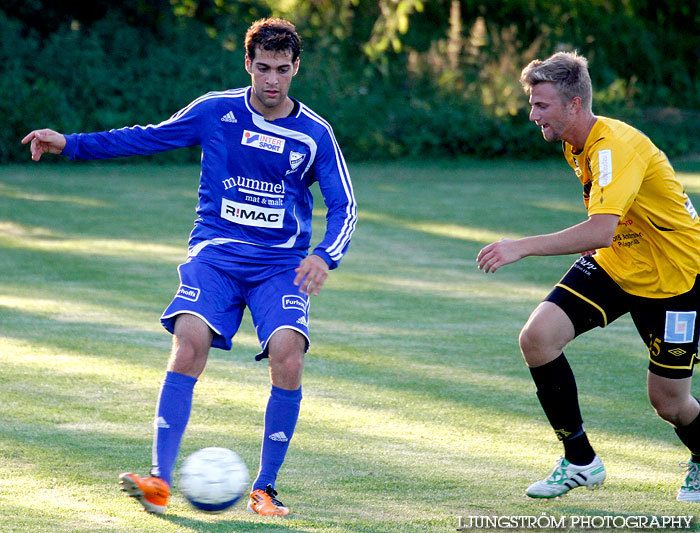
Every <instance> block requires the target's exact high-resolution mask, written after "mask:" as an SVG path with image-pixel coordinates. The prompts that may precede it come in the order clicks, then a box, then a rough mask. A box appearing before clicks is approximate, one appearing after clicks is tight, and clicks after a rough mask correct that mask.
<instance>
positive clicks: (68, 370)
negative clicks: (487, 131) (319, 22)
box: [0, 160, 700, 532]
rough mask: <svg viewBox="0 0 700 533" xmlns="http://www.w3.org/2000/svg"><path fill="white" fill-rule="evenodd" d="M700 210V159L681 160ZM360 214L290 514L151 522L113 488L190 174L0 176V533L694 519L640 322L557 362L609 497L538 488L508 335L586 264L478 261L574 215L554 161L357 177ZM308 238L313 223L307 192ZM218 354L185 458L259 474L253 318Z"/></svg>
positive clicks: (164, 344) (237, 513)
mask: <svg viewBox="0 0 700 533" xmlns="http://www.w3.org/2000/svg"><path fill="white" fill-rule="evenodd" d="M676 166H677V170H679V175H680V178H681V181H683V183H684V184H685V185H686V189H687V191H688V192H689V193H690V194H691V197H694V199H695V200H696V201H695V203H696V205H699V204H700V200H698V199H699V198H700V163H697V162H696V163H685V164H683V165H681V164H677V165H676ZM351 171H352V173H353V179H354V185H355V193H356V196H357V199H358V202H359V206H360V210H359V224H358V227H357V231H356V234H355V238H354V241H353V243H352V245H351V249H350V251H349V253H348V255H347V256H346V258H345V260H344V261H343V264H342V265H341V268H340V269H339V270H337V271H334V272H332V274H331V276H330V277H329V280H328V282H327V284H326V287H325V289H324V291H323V292H322V294H321V295H320V296H319V297H316V298H315V299H314V300H313V303H312V306H311V316H312V321H311V328H312V347H311V350H310V353H309V354H308V356H307V363H306V370H305V377H304V401H303V403H302V412H301V417H300V421H299V425H298V427H297V431H296V433H295V436H294V441H293V442H292V446H291V448H290V452H289V454H288V457H287V462H286V463H285V465H284V467H283V469H282V472H281V474H280V478H279V480H278V485H277V488H278V490H279V491H280V498H281V499H282V501H284V502H285V503H286V504H287V505H289V506H290V507H291V509H292V513H293V514H292V516H291V517H289V518H286V519H269V518H264V517H258V516H253V515H249V514H247V513H246V512H245V508H244V507H245V506H244V505H240V504H239V505H238V506H237V507H235V508H234V509H233V510H231V511H229V512H227V513H224V514H220V515H206V514H202V513H198V512H196V511H194V510H193V509H192V508H190V507H189V506H188V505H187V504H186V502H185V500H184V499H183V498H182V497H181V496H180V495H179V494H178V492H177V491H175V494H174V496H173V498H172V499H171V504H170V507H169V512H168V514H167V515H165V516H153V515H148V514H146V513H144V512H140V511H139V506H137V504H136V503H135V502H133V501H131V500H130V499H128V498H126V497H124V495H123V494H122V493H121V492H120V491H119V490H118V486H117V483H116V479H117V475H118V474H119V473H120V472H122V471H126V470H131V471H137V472H142V473H145V472H146V471H147V470H148V468H149V466H150V458H151V450H150V447H151V440H152V417H153V410H154V405H155V401H156V396H157V393H158V389H159V383H160V380H161V379H162V377H163V375H164V368H165V362H166V359H167V356H168V350H169V347H170V336H169V335H168V334H167V333H166V332H165V331H164V330H163V329H162V327H161V326H160V323H159V321H158V318H159V316H160V313H161V311H162V310H163V309H164V308H165V306H166V305H167V304H168V303H169V301H170V299H171V297H172V295H173V294H174V291H175V289H176V288H177V284H178V281H177V273H176V270H175V267H176V266H177V264H178V263H179V262H181V261H182V260H183V259H184V255H185V253H186V241H187V235H188V233H189V231H190V229H191V227H192V220H193V213H194V206H195V204H196V196H195V195H196V188H197V180H198V168H197V167H196V166H149V165H144V164H143V163H142V162H141V161H139V160H134V161H132V162H131V164H128V165H117V164H81V163H73V164H65V165H63V164H61V165H51V164H47V163H43V162H42V163H38V164H27V165H21V166H8V167H0V230H1V231H0V246H1V249H0V530H2V531H3V532H10V531H47V532H76V531H91V532H92V531H119V532H160V531H172V532H176V531H177V532H195V531H197V532H199V531H206V532H209V531H212V532H231V531H236V532H238V531H273V532H274V531H323V532H335V531H366V532H409V531H411V532H413V531H416V532H417V531H454V530H456V528H457V527H458V525H459V519H458V517H459V516H465V517H466V516H471V515H498V516H523V515H530V516H538V517H539V516H542V513H547V514H548V515H552V516H555V517H561V516H573V515H624V516H628V515H654V516H662V515H674V516H675V515H685V516H688V515H696V514H700V506H698V505H693V504H681V503H678V502H676V501H675V493H676V490H677V489H678V487H679V486H680V484H681V482H682V481H683V478H684V471H683V470H682V469H681V468H679V466H678V463H679V462H680V461H685V460H687V459H688V454H687V451H686V450H685V448H684V447H683V446H682V445H681V444H680V442H679V441H678V440H677V439H676V437H675V434H674V432H673V430H672V428H671V427H670V426H668V425H667V424H666V423H664V422H663V421H661V420H660V419H658V418H657V417H656V416H655V415H654V413H653V411H652V409H651V407H650V406H649V404H648V401H647V398H646V392H645V379H646V368H647V355H646V353H645V348H644V346H643V344H642V342H641V341H640V340H639V339H638V338H637V334H636V331H635V329H634V327H633V325H632V323H631V321H630V320H629V319H628V318H623V319H621V320H619V321H618V322H616V323H614V324H613V325H611V326H610V327H609V328H608V330H609V331H608V330H597V331H593V332H591V333H589V334H587V335H585V336H584V337H583V338H581V339H578V340H577V341H575V342H574V343H573V344H572V345H571V346H570V348H569V350H568V351H567V356H568V358H569V360H570V362H571V365H572V367H573V369H574V372H575V373H576V375H577V379H578V386H579V391H580V396H581V402H582V411H583V415H584V419H585V420H586V427H587V430H588V432H589V435H590V438H591V440H592V442H593V443H594V446H595V447H596V450H597V451H598V453H599V454H600V455H601V456H602V458H603V460H604V462H605V465H606V467H607V470H608V480H607V483H606V485H605V486H604V487H603V488H601V489H599V490H596V491H588V490H584V489H578V490H576V491H573V492H572V493H570V494H568V495H567V496H566V497H564V498H561V499H557V500H553V501H536V500H531V499H529V498H527V497H525V495H524V490H525V488H526V487H527V486H528V485H529V484H530V483H531V482H533V481H535V480H537V479H539V478H541V477H544V476H545V475H546V474H547V473H548V472H549V470H550V469H551V468H552V466H553V465H554V461H555V460H556V459H557V457H558V456H559V455H560V453H561V448H560V445H559V443H558V442H557V441H556V439H555V437H554V435H553V432H552V431H551V429H550V427H549V425H548V424H547V422H546V420H545V419H544V416H543V415H542V413H541V410H540V407H539V404H538V402H537V399H536V396H535V393H534V386H533V384H532V382H531V380H530V376H529V372H528V371H527V369H526V367H525V365H524V364H523V362H522V358H521V356H520V353H519V349H518V344H517V337H518V332H519V330H520V327H521V326H522V324H523V323H524V321H525V320H526V319H527V317H528V315H529V313H530V311H531V309H532V308H533V307H534V306H535V305H536V304H537V303H538V302H539V301H540V300H541V299H542V298H543V297H544V296H545V295H546V293H547V292H548V291H549V289H550V287H551V286H552V284H553V283H555V282H556V281H557V280H558V279H559V277H560V276H561V275H562V274H563V273H564V271H565V270H566V269H567V268H568V266H569V265H570V263H571V262H572V260H573V259H574V258H573V257H551V258H527V259H525V260H523V261H521V262H519V263H516V264H514V265H510V266H507V267H505V268H503V269H502V270H500V271H499V272H498V273H496V274H494V275H485V274H483V273H481V272H479V271H478V270H477V269H476V266H475V257H476V254H477V252H478V250H479V249H480V247H481V246H483V245H484V244H486V243H488V242H491V241H493V240H496V239H498V238H500V237H502V236H507V235H510V236H514V235H515V236H518V235H527V234H532V233H538V232H549V231H554V230H557V229H560V228H562V227H564V226H567V225H570V224H573V223H576V222H579V221H581V220H583V218H584V217H585V213H584V209H583V203H582V200H581V192H580V186H579V185H578V184H577V181H576V179H575V177H574V176H573V174H572V173H571V172H569V171H568V170H567V169H566V168H565V163H564V162H563V160H562V161H559V160H557V161H548V162H529V163H524V162H513V161H510V162H508V161H493V162H480V161H469V160H466V161H448V162H434V163H420V164H419V163H407V162H404V163H388V164H355V165H351ZM315 220H316V222H317V225H316V233H315V239H314V243H315V242H317V241H318V240H319V239H320V232H321V231H322V230H323V222H324V210H323V205H322V202H320V201H319V202H318V208H317V210H316V219H315ZM234 344H235V346H234V349H233V351H232V352H223V351H218V350H213V351H212V355H211V358H210V362H209V365H208V367H207V369H206V371H205V373H204V375H203V376H202V378H201V380H200V382H199V384H198V385H197V387H196V389H195V400H194V403H195V405H194V408H193V413H192V418H191V423H190V425H189V428H188V431H187V433H186V435H185V438H184V441H183V445H182V450H181V455H180V460H182V458H184V456H185V455H187V454H188V453H190V452H192V451H194V450H196V449H198V448H201V447H204V446H225V447H229V448H232V449H234V450H235V451H236V452H238V453H239V454H240V455H241V456H242V457H243V458H244V460H245V461H246V463H247V464H248V466H249V468H250V470H251V473H252V474H254V472H255V471H256V470H257V466H258V456H259V447H260V441H261V438H262V414H263V409H264V406H265V403H266V401H267V393H268V377H267V368H266V365H265V364H264V363H256V362H255V361H254V360H253V357H252V356H253V355H254V354H255V353H256V348H257V341H256V339H255V336H254V332H253V328H252V324H251V321H250V319H249V316H247V317H246V319H245V320H244V323H243V326H242V328H241V333H240V334H239V335H238V336H237V337H236V339H235V342H234Z"/></svg>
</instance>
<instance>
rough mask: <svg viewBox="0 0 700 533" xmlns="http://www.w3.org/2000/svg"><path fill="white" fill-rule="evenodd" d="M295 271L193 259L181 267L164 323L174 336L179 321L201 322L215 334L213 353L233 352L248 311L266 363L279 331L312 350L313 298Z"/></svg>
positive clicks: (285, 267)
mask: <svg viewBox="0 0 700 533" xmlns="http://www.w3.org/2000/svg"><path fill="white" fill-rule="evenodd" d="M295 268H296V267H294V266H291V265H258V264H253V263H234V262H227V263H225V264H224V263H213V262H208V261H207V262H205V261H202V260H201V259H199V258H197V257H191V258H190V259H188V260H187V262H186V263H183V264H181V265H180V266H179V267H178V272H179V274H180V287H179V288H178V291H177V293H176V294H175V297H174V298H173V301H172V302H171V303H170V305H169V306H168V308H167V309H166V310H165V311H164V312H163V316H161V318H160V321H161V323H162V324H163V326H164V327H165V329H167V330H168V331H169V332H170V333H173V331H174V328H175V318H176V317H177V315H179V314H182V313H187V314H191V315H195V316H197V317H199V318H201V319H202V320H203V321H204V322H205V323H206V324H207V325H208V326H209V327H210V328H211V329H212V331H213V332H214V338H213V340H212V343H211V345H212V347H214V348H221V349H223V350H230V349H231V341H232V339H233V336H234V335H235V334H236V332H237V331H238V328H239V327H240V325H241V319H242V318H243V311H244V309H245V308H246V306H247V307H248V308H249V309H250V313H251V315H252V317H253V324H254V325H255V330H256V332H257V335H258V340H259V341H260V345H261V347H262V352H261V353H260V354H258V355H257V356H256V359H258V360H260V359H263V358H265V357H267V343H268V341H269V340H270V337H272V335H273V334H274V333H275V332H276V331H278V330H280V329H293V330H295V331H298V332H299V333H301V334H302V335H303V336H304V337H305V338H306V348H307V350H308V348H309V297H308V296H306V295H305V294H302V293H300V292H299V287H297V286H296V285H294V278H295V277H296V272H294V269H295Z"/></svg>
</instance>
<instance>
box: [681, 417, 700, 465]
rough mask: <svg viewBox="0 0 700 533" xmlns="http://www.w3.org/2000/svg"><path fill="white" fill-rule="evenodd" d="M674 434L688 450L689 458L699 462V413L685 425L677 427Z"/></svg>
mask: <svg viewBox="0 0 700 533" xmlns="http://www.w3.org/2000/svg"><path fill="white" fill-rule="evenodd" d="M676 435H678V438H679V439H681V442H682V443H683V444H685V445H686V446H687V447H688V449H689V450H690V460H691V461H693V462H694V463H698V464H700V415H698V416H697V417H695V420H693V421H692V422H691V423H690V424H688V425H687V426H680V427H677V428H676Z"/></svg>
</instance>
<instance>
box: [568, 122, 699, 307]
mask: <svg viewBox="0 0 700 533" xmlns="http://www.w3.org/2000/svg"><path fill="white" fill-rule="evenodd" d="M563 148H564V156H565V157H566V160H567V162H568V163H569V165H570V166H571V168H573V169H574V172H575V173H576V176H577V177H578V178H579V180H581V183H582V184H583V200H584V203H585V204H586V209H587V210H588V215H589V216H590V215H596V214H613V215H618V216H619V217H620V220H619V222H618V225H617V229H616V231H615V235H614V237H613V242H612V245H611V246H610V247H608V248H601V249H598V250H597V251H596V254H595V259H596V261H597V262H598V264H599V265H600V266H601V267H602V268H603V270H605V272H607V273H608V274H609V275H610V277H611V278H612V279H613V280H614V281H615V282H616V283H617V284H618V285H619V286H620V287H621V288H622V289H623V290H624V291H625V292H628V293H630V294H634V295H637V296H644V297H646V298H668V297H670V296H675V295H678V294H683V293H685V292H688V291H689V290H690V289H691V288H692V287H693V284H694V283H695V277H696V275H697V274H698V273H700V219H699V218H698V214H697V212H696V211H695V208H694V207H693V204H692V202H691V201H690V199H689V198H688V196H687V195H686V194H685V192H684V190H683V187H682V185H681V184H680V182H679V181H678V179H677V178H676V175H675V172H674V170H673V167H672V166H671V164H670V163H669V161H668V159H667V158H666V155H665V154H664V153H663V152H662V151H661V150H659V149H658V148H657V147H656V146H655V145H654V143H652V142H651V140H650V139H649V138H648V137H647V136H646V135H644V134H643V133H641V132H640V131H639V130H637V129H635V128H633V127H632V126H630V125H628V124H625V123H624V122H621V121H619V120H614V119H610V118H606V117H597V120H596V123H595V124H594V126H593V129H592V130H591V132H590V134H589V135H588V138H587V139H586V144H585V146H584V147H583V150H582V151H581V152H579V153H575V152H574V151H573V147H572V146H571V145H570V144H569V143H567V142H564V143H563Z"/></svg>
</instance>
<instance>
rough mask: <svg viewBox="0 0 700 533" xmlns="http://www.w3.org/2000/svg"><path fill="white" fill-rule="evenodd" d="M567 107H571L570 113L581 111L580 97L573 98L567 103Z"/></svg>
mask: <svg viewBox="0 0 700 533" xmlns="http://www.w3.org/2000/svg"><path fill="white" fill-rule="evenodd" d="M569 106H571V111H578V110H579V109H581V97H580V96H574V97H573V98H572V99H571V101H570V102H569Z"/></svg>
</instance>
